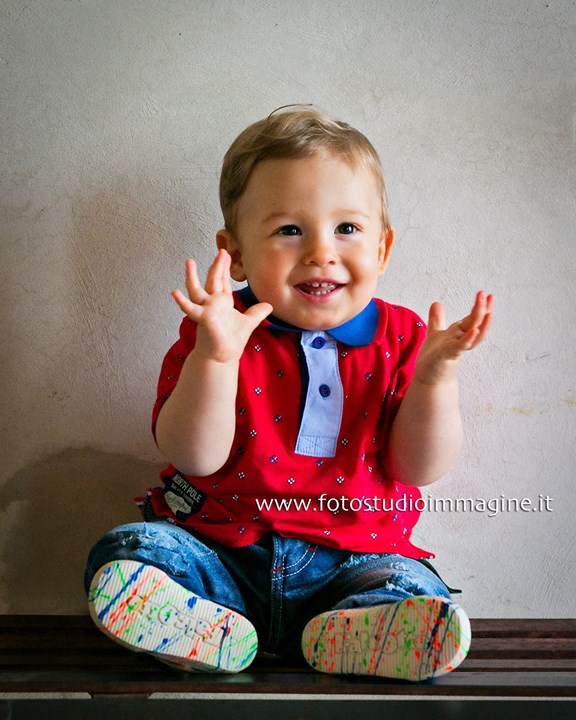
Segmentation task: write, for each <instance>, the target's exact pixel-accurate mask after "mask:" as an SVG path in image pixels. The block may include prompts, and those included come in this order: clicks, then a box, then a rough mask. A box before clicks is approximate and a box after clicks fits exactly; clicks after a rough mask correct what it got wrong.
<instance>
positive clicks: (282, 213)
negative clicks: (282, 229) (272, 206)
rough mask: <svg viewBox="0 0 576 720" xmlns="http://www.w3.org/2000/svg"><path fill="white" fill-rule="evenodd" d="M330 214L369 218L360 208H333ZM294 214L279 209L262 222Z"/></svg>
mask: <svg viewBox="0 0 576 720" xmlns="http://www.w3.org/2000/svg"><path fill="white" fill-rule="evenodd" d="M332 214H333V215H334V216H338V217H350V216H353V217H361V218H364V219H365V220H369V219H370V215H369V214H368V213H365V212H363V211H362V210H354V209H350V208H342V209H338V210H335V211H334V212H333V213H332ZM294 215H295V213H294V212H290V210H284V211H280V212H274V213H271V214H270V215H267V216H266V217H265V218H264V219H263V221H262V222H265V223H268V222H272V220H279V219H284V218H287V217H293V216H294Z"/></svg>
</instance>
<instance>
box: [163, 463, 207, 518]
mask: <svg viewBox="0 0 576 720" xmlns="http://www.w3.org/2000/svg"><path fill="white" fill-rule="evenodd" d="M164 500H166V504H167V505H168V507H169V508H170V510H172V512H173V513H174V515H175V516H176V518H177V519H178V520H186V519H187V518H188V517H190V515H193V514H194V513H197V512H199V511H200V509H201V508H202V505H204V501H205V500H206V493H203V492H202V491H201V490H198V488H195V487H194V485H191V484H190V483H189V482H188V480H186V479H185V478H183V477H182V475H180V473H175V474H174V475H173V476H172V477H171V478H169V479H168V480H167V481H166V489H165V490H164Z"/></svg>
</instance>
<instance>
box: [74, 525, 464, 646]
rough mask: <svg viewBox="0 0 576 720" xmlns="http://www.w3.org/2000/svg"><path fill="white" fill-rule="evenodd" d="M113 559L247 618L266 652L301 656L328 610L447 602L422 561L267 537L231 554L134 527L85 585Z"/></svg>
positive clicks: (118, 535) (180, 535)
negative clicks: (152, 570) (424, 598)
mask: <svg viewBox="0 0 576 720" xmlns="http://www.w3.org/2000/svg"><path fill="white" fill-rule="evenodd" d="M113 560H137V561H139V562H142V563H146V564H148V565H153V566H155V567H157V568H159V569H160V570H162V571H163V572H165V573H166V574H167V575H169V576H170V577H171V578H172V579H173V580H175V581H176V582H177V583H179V584H180V585H183V586H184V587H186V588H187V589H188V590H190V591H191V592H193V593H195V594H196V595H199V596H200V597H203V598H206V599H208V600H212V601H213V602H216V603H219V604H220V605H224V606H226V607H228V608H231V609H233V610H236V611H238V612H240V613H241V614H242V615H244V616H245V617H247V618H248V619H249V620H250V622H252V624H253V625H254V627H255V628H256V631H257V633H258V648H259V650H261V651H266V652H271V653H277V654H279V655H283V656H287V657H290V656H299V655H300V654H301V652H300V637H301V634H302V631H303V629H304V626H305V625H306V623H307V622H308V621H309V620H310V619H311V618H313V617H314V616H315V615H318V614H319V613H321V612H324V611H326V610H340V609H346V608H354V607H369V606H373V605H381V604H383V603H390V602H398V601H399V600H403V599H405V598H407V597H411V596H414V595H436V596H441V597H447V598H449V597H450V591H449V589H448V587H447V586H446V585H445V583H444V582H443V581H442V580H441V578H440V577H439V576H438V575H437V574H436V573H435V572H434V571H433V570H432V569H430V568H429V566H428V565H425V564H423V563H422V562H420V561H418V560H412V559H410V558H406V557H403V556H401V555H392V554H371V553H355V552H350V551H347V550H334V549H332V548H327V547H323V546H319V545H311V544H310V543H308V542H305V541H304V540H298V539H294V538H282V537H278V536H277V535H265V536H264V537H263V538H261V539H260V540H259V541H258V542H256V543H254V544H253V545H248V546H246V547H241V548H230V547H226V546H224V545H220V544H218V543H216V542H213V541H212V540H209V539H207V538H202V539H200V538H199V537H197V536H195V535H193V534H191V533H190V532H188V531H187V530H184V529H183V528H181V527H178V526H176V525H173V524H171V523H169V522H166V521H163V520H158V521H154V522H143V523H132V524H129V525H122V526H120V527H118V528H116V529H114V530H112V531H110V532H109V533H107V534H106V535H105V536H104V537H103V538H102V539H101V540H100V541H99V542H98V543H97V544H96V545H95V546H94V548H92V550H91V552H90V555H89V557H88V564H87V568H86V576H85V586H86V589H87V590H88V588H89V586H90V582H91V580H92V578H93V576H94V574H95V573H96V571H97V570H98V569H99V568H100V567H102V565H105V564H106V563H108V562H111V561H113Z"/></svg>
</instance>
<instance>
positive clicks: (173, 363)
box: [152, 317, 197, 436]
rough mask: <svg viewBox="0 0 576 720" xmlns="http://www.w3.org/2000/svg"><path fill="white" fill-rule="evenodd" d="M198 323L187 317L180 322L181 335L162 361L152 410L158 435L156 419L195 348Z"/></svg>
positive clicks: (154, 430) (153, 421)
mask: <svg viewBox="0 0 576 720" xmlns="http://www.w3.org/2000/svg"><path fill="white" fill-rule="evenodd" d="M196 327H197V326H196V323H194V322H193V321H192V320H190V318H188V317H185V318H184V319H183V320H182V323H181V324H180V337H179V339H178V340H177V341H176V342H175V343H174V345H172V347H171V348H170V350H168V352H167V353H166V356H165V357H164V360H163V361H162V368H161V370H160V377H159V378H158V388H157V392H156V402H155V404H154V409H153V411H152V433H153V435H154V436H156V421H157V420H158V415H159V414H160V410H161V409H162V406H163V405H164V403H165V402H166V400H168V398H169V397H170V395H171V394H172V391H173V390H174V388H175V387H176V383H177V382H178V378H179V377H180V372H181V371H182V366H183V365H184V361H185V360H186V358H187V357H188V355H189V354H190V352H191V351H192V350H193V348H194V344H195V342H196Z"/></svg>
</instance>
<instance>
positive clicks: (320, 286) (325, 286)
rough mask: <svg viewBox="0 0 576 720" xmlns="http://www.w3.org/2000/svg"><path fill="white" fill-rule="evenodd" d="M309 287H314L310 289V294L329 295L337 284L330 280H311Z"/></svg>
mask: <svg viewBox="0 0 576 720" xmlns="http://www.w3.org/2000/svg"><path fill="white" fill-rule="evenodd" d="M308 287H310V288H314V290H311V291H310V295H327V294H328V293H330V292H332V291H333V290H334V289H335V288H336V285H335V284H334V283H329V282H322V283H319V282H311V283H308Z"/></svg>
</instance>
